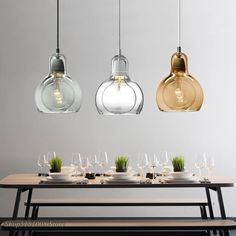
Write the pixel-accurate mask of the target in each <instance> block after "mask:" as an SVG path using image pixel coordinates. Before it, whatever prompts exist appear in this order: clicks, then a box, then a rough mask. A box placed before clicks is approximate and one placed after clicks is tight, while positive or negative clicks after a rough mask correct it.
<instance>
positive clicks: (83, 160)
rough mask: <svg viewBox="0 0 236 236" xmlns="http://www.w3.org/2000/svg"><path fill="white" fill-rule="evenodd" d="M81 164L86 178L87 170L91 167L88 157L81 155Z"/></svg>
mask: <svg viewBox="0 0 236 236" xmlns="http://www.w3.org/2000/svg"><path fill="white" fill-rule="evenodd" d="M79 166H80V168H81V170H82V171H83V177H84V178H85V176H86V170H87V169H88V167H89V159H88V157H81V156H80V157H79Z"/></svg>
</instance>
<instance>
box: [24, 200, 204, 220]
mask: <svg viewBox="0 0 236 236" xmlns="http://www.w3.org/2000/svg"><path fill="white" fill-rule="evenodd" d="M25 205H26V206H27V205H28V203H27V202H25ZM207 205H208V203H207V201H206V200H202V199H122V198H120V199H114V198H112V199H78V198H77V199H49V198H40V199H32V200H31V203H30V204H29V206H30V207H33V210H32V216H31V218H32V219H37V218H38V212H39V207H70V206H82V207H101V206H103V207H108V206H113V207H117V206H119V207H121V206H122V207H124V206H127V207H132V206H147V207H148V206H197V207H200V213H201V217H202V219H207V211H206V206H207Z"/></svg>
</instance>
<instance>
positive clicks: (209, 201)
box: [205, 187, 215, 220]
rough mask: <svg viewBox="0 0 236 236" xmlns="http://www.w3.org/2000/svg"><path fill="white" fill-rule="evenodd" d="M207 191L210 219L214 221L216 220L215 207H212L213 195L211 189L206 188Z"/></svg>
mask: <svg viewBox="0 0 236 236" xmlns="http://www.w3.org/2000/svg"><path fill="white" fill-rule="evenodd" d="M205 189H206V197H207V203H208V209H209V214H210V218H211V219H212V220H214V218H215V217H214V212H213V207H212V202H211V194H210V190H209V188H207V187H206V188H205Z"/></svg>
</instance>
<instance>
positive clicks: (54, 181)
mask: <svg viewBox="0 0 236 236" xmlns="http://www.w3.org/2000/svg"><path fill="white" fill-rule="evenodd" d="M43 181H44V182H48V183H74V182H76V179H75V178H72V177H70V178H68V179H54V178H51V177H50V176H48V177H46V178H45V179H43Z"/></svg>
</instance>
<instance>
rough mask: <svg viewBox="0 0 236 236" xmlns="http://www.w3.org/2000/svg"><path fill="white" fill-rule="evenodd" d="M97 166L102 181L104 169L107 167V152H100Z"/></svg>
mask: <svg viewBox="0 0 236 236" xmlns="http://www.w3.org/2000/svg"><path fill="white" fill-rule="evenodd" d="M98 164H99V166H100V167H101V168H102V180H103V179H104V176H105V168H106V167H107V165H108V156H107V152H101V153H100V154H99V160H98Z"/></svg>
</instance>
